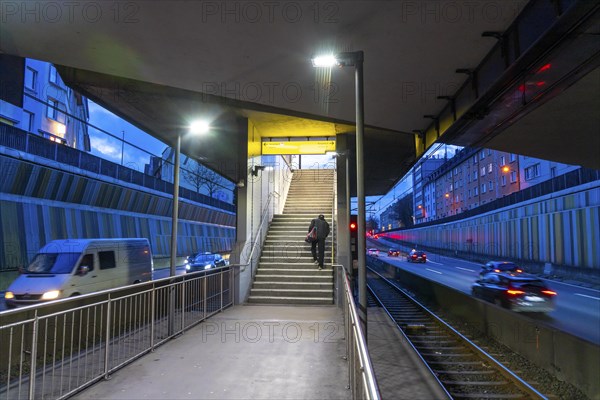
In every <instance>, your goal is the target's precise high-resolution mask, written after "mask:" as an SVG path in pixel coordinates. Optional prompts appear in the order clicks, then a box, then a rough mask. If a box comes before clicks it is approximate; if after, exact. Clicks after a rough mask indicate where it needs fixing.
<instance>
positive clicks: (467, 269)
mask: <svg viewBox="0 0 600 400" xmlns="http://www.w3.org/2000/svg"><path fill="white" fill-rule="evenodd" d="M456 269H462V270H463V271H469V272H477V271H473V270H472V269H469V268H461V267H456Z"/></svg>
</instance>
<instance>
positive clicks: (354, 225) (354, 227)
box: [350, 222, 356, 231]
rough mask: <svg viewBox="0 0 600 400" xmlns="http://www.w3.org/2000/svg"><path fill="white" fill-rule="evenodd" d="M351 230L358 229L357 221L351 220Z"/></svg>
mask: <svg viewBox="0 0 600 400" xmlns="http://www.w3.org/2000/svg"><path fill="white" fill-rule="evenodd" d="M350 230H351V231H355V230H356V222H350Z"/></svg>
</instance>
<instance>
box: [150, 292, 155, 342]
mask: <svg viewBox="0 0 600 400" xmlns="http://www.w3.org/2000/svg"><path fill="white" fill-rule="evenodd" d="M150 312H151V313H152V315H151V316H150V321H151V322H150V349H152V351H154V325H155V324H156V320H155V318H156V288H155V287H154V285H152V292H151V299H150Z"/></svg>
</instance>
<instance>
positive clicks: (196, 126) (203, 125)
mask: <svg viewBox="0 0 600 400" xmlns="http://www.w3.org/2000/svg"><path fill="white" fill-rule="evenodd" d="M209 129H210V125H209V124H208V122H206V121H202V120H199V121H194V122H192V123H191V124H190V133H192V134H194V135H201V134H203V133H206V132H208V131H209Z"/></svg>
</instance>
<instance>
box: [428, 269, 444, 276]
mask: <svg viewBox="0 0 600 400" xmlns="http://www.w3.org/2000/svg"><path fill="white" fill-rule="evenodd" d="M425 269H426V270H427V271H431V272H435V273H436V274H440V275H442V273H441V272H440V271H436V270H435V269H429V268H425Z"/></svg>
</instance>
